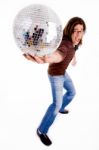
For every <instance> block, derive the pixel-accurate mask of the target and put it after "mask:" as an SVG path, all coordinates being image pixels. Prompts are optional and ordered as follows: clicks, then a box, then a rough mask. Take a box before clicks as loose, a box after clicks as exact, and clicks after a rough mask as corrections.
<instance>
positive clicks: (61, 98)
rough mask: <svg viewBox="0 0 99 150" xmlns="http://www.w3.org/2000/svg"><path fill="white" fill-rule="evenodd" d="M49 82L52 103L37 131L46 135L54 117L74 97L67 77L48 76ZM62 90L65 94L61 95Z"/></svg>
mask: <svg viewBox="0 0 99 150" xmlns="http://www.w3.org/2000/svg"><path fill="white" fill-rule="evenodd" d="M49 80H50V83H51V88H52V96H53V102H52V104H51V105H50V106H49V107H48V109H47V111H46V113H45V116H44V117H43V119H42V121H41V124H40V126H39V128H38V129H39V131H40V132H41V133H43V134H46V133H47V132H48V130H49V128H50V126H51V125H52V123H53V121H54V120H55V117H56V116H57V114H58V112H59V111H63V110H64V108H65V107H66V106H67V105H68V104H69V103H70V102H71V100H72V99H73V98H74V96H75V88H74V85H73V82H72V80H71V78H70V77H69V75H68V74H67V73H65V75H60V76H50V75H49ZM63 88H64V89H65V90H66V93H65V94H64V95H63Z"/></svg>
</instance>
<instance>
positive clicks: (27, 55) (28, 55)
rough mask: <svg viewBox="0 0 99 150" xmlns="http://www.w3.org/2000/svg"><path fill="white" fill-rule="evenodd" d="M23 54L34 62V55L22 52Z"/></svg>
mask: <svg viewBox="0 0 99 150" xmlns="http://www.w3.org/2000/svg"><path fill="white" fill-rule="evenodd" d="M23 56H24V57H25V58H26V59H28V60H31V61H33V62H35V59H34V57H33V56H31V55H30V54H23Z"/></svg>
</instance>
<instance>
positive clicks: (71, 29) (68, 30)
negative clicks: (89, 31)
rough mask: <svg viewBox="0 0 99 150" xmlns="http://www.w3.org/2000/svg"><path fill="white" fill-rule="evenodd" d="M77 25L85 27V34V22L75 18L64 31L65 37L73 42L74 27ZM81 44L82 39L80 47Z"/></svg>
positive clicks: (84, 28) (84, 29)
mask: <svg viewBox="0 0 99 150" xmlns="http://www.w3.org/2000/svg"><path fill="white" fill-rule="evenodd" d="M77 24H80V25H83V31H84V32H85V31H86V24H85V22H84V20H83V19H82V18H79V17H73V18H71V19H70V20H69V21H68V23H67V25H66V26H65V28H64V30H63V37H66V38H67V39H68V40H69V41H71V42H72V39H71V35H72V33H73V32H74V27H75V26H76V25H77ZM80 44H82V39H81V41H80V43H79V44H78V45H80Z"/></svg>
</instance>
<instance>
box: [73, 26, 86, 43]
mask: <svg viewBox="0 0 99 150" xmlns="http://www.w3.org/2000/svg"><path fill="white" fill-rule="evenodd" d="M83 35H84V30H83V25H81V24H78V25H76V26H75V27H74V32H73V33H72V35H71V39H72V42H73V45H78V44H79V42H80V41H81V39H82V38H83Z"/></svg>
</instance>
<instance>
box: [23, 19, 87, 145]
mask: <svg viewBox="0 0 99 150" xmlns="http://www.w3.org/2000/svg"><path fill="white" fill-rule="evenodd" d="M85 31H86V24H85V22H84V20H83V19H82V18H80V17H73V18H71V19H70V20H69V21H68V22H67V24H66V26H65V28H64V30H63V38H62V41H61V44H60V46H59V47H58V48H57V50H56V51H55V52H53V53H52V54H51V55H50V56H44V57H42V58H40V57H38V56H31V55H29V54H24V56H25V57H26V58H27V59H28V60H31V61H33V62H37V63H40V64H42V63H49V67H48V77H49V81H50V83H51V89H52V97H53V102H52V103H51V104H50V106H49V107H48V109H47V111H46V113H45V115H44V117H43V119H42V121H41V123H40V125H39V127H38V129H37V135H38V136H39V138H40V140H41V141H42V143H43V144H45V145H47V146H49V145H51V144H52V141H51V140H50V138H49V137H48V135H47V133H48V130H49V128H50V127H51V125H52V124H53V122H54V120H55V118H56V116H57V114H58V113H62V114H67V113H68V112H69V111H68V110H67V109H65V108H66V106H67V105H68V104H69V103H70V102H71V101H72V99H73V98H74V96H75V94H76V91H75V87H74V84H73V81H72V79H71V78H70V76H69V74H68V73H67V68H68V65H69V64H70V62H71V63H72V65H76V56H75V54H76V50H77V49H78V48H79V46H80V45H81V44H82V39H83V35H84V33H85ZM63 89H65V91H66V92H65V94H64V95H63Z"/></svg>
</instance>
